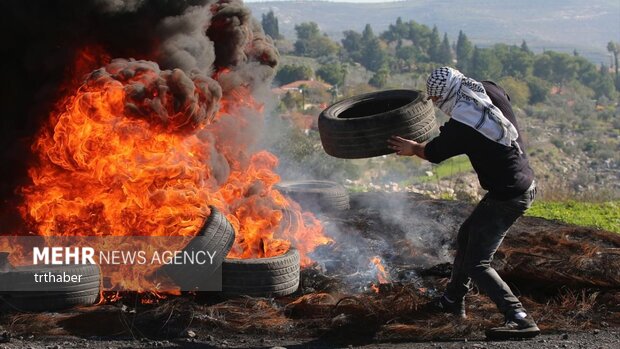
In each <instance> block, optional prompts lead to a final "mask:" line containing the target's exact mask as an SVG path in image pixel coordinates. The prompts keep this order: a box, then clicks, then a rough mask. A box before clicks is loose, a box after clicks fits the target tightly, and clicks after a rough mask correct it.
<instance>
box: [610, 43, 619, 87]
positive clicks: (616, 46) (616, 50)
mask: <svg viewBox="0 0 620 349" xmlns="http://www.w3.org/2000/svg"><path fill="white" fill-rule="evenodd" d="M607 51H609V52H610V53H611V54H612V55H613V56H614V68H615V72H616V86H617V87H616V88H618V89H619V90H620V87H619V86H620V77H618V54H619V53H620V44H619V43H617V42H613V41H610V42H609V43H608V44H607Z"/></svg>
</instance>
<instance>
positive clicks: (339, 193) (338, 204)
mask: <svg viewBox="0 0 620 349" xmlns="http://www.w3.org/2000/svg"><path fill="white" fill-rule="evenodd" d="M275 188H276V189H278V190H279V191H280V192H281V193H282V194H284V195H286V196H288V197H290V198H291V199H293V200H294V201H296V202H297V203H299V205H300V206H301V207H303V208H304V209H306V210H309V211H312V212H321V213H330V212H340V211H345V210H348V209H349V208H350V204H349V193H347V190H346V189H345V188H344V187H343V186H342V185H340V184H338V183H336V182H330V181H314V180H307V181H285V182H281V183H278V184H277V185H276V186H275Z"/></svg>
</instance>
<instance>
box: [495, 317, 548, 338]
mask: <svg viewBox="0 0 620 349" xmlns="http://www.w3.org/2000/svg"><path fill="white" fill-rule="evenodd" d="M485 334H486V336H487V338H488V339H491V340H506V339H519V338H534V337H536V336H538V334H540V329H539V328H538V326H536V322H534V319H532V318H531V317H529V316H526V317H525V318H523V319H517V318H514V317H513V318H512V319H510V320H506V323H505V324H504V326H501V327H494V328H490V329H488V330H486V333H485Z"/></svg>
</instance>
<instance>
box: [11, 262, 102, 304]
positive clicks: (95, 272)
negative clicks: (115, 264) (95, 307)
mask: <svg viewBox="0 0 620 349" xmlns="http://www.w3.org/2000/svg"><path fill="white" fill-rule="evenodd" d="M35 273H36V274H48V273H52V274H54V275H75V276H77V275H80V276H81V277H80V281H79V282H76V283H74V282H71V283H56V284H54V290H53V291H21V290H33V289H37V288H42V287H44V286H41V285H43V284H37V283H35V278H34V274H35ZM0 282H1V283H6V284H8V285H11V288H12V289H15V290H17V291H12V292H2V293H1V294H0V303H1V304H2V306H3V307H4V308H8V309H12V310H17V311H50V310H62V309H68V308H73V307H76V306H80V305H92V304H94V303H95V302H96V301H97V298H98V297H99V292H100V286H101V273H100V270H99V266H98V265H94V264H88V265H43V266H40V265H36V266H27V267H16V268H12V269H10V270H8V271H5V272H0ZM37 286H38V287H37Z"/></svg>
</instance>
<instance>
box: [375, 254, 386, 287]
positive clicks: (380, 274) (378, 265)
mask: <svg viewBox="0 0 620 349" xmlns="http://www.w3.org/2000/svg"><path fill="white" fill-rule="evenodd" d="M370 262H371V263H372V264H373V265H374V266H375V269H376V270H377V281H379V284H387V283H388V282H390V278H389V276H388V274H387V272H386V271H385V267H384V266H383V263H382V261H381V258H380V257H379V256H374V257H372V258H371V259H370Z"/></svg>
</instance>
